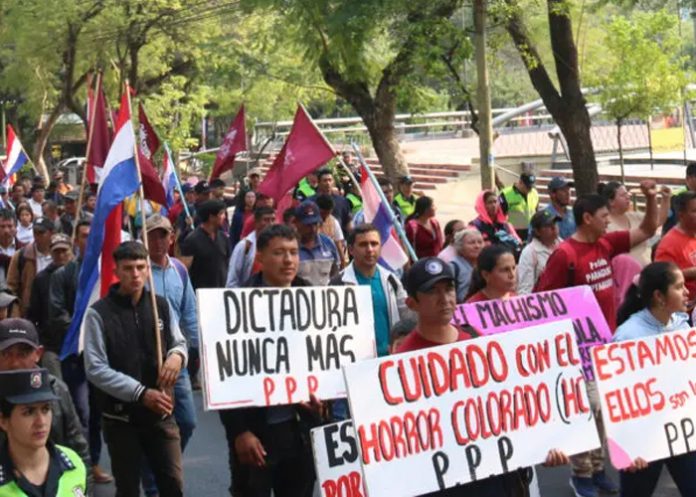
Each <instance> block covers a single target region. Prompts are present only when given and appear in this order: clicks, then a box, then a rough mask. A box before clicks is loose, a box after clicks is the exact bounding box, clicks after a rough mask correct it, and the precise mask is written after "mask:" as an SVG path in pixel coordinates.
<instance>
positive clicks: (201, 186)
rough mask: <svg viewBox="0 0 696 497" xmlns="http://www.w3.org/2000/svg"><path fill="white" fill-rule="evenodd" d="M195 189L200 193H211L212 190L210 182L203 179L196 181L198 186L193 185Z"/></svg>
mask: <svg viewBox="0 0 696 497" xmlns="http://www.w3.org/2000/svg"><path fill="white" fill-rule="evenodd" d="M193 191H194V192H196V193H198V194H200V193H209V192H210V184H209V183H208V182H207V181H206V180H204V179H202V180H200V181H199V182H198V183H196V186H194V187H193Z"/></svg>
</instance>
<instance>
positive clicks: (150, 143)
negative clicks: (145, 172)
mask: <svg viewBox="0 0 696 497" xmlns="http://www.w3.org/2000/svg"><path fill="white" fill-rule="evenodd" d="M138 121H140V130H139V137H140V150H142V152H143V154H144V155H145V157H147V158H148V159H150V161H152V157H153V156H154V155H155V154H156V153H157V150H159V148H160V141H159V138H158V136H157V133H155V130H154V129H153V128H152V125H151V124H150V120H149V119H148V118H147V114H146V113H145V108H144V107H143V103H142V102H140V105H139V106H138Z"/></svg>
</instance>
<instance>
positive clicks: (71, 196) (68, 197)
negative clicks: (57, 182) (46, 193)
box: [63, 190, 80, 202]
mask: <svg viewBox="0 0 696 497" xmlns="http://www.w3.org/2000/svg"><path fill="white" fill-rule="evenodd" d="M63 198H64V199H65V201H66V202H77V200H78V199H79V198H80V192H77V191H75V190H70V191H69V192H68V193H66V194H65V195H63Z"/></svg>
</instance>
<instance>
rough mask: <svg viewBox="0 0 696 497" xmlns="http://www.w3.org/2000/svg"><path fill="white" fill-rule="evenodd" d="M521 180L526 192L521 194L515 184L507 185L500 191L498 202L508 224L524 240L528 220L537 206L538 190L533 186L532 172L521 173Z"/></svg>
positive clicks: (534, 180)
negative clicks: (506, 217)
mask: <svg viewBox="0 0 696 497" xmlns="http://www.w3.org/2000/svg"><path fill="white" fill-rule="evenodd" d="M521 181H522V182H523V183H524V184H525V185H526V186H527V190H528V193H527V194H526V195H523V194H522V192H520V190H519V189H518V188H517V186H515V185H512V186H508V187H506V188H503V190H502V191H501V192H500V204H501V207H502V208H503V212H505V214H507V216H508V221H509V222H510V224H512V226H513V227H514V228H515V230H516V231H517V234H518V235H519V236H520V238H521V239H522V240H525V239H526V238H527V230H528V229H529V222H530V221H531V220H532V216H533V215H534V213H535V212H536V211H537V209H538V208H539V192H538V191H537V190H536V188H534V183H535V182H536V178H535V177H534V175H533V174H527V173H525V174H522V176H521Z"/></svg>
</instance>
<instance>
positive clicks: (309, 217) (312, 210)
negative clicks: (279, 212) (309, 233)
mask: <svg viewBox="0 0 696 497" xmlns="http://www.w3.org/2000/svg"><path fill="white" fill-rule="evenodd" d="M295 218H297V220H298V221H299V222H301V223H302V224H305V225H310V224H319V223H321V216H320V215H319V207H318V206H317V204H316V203H314V202H312V201H311V200H305V201H304V202H302V203H301V204H300V205H298V206H297V209H295Z"/></svg>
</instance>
